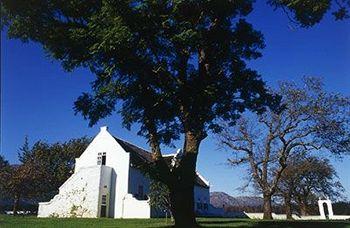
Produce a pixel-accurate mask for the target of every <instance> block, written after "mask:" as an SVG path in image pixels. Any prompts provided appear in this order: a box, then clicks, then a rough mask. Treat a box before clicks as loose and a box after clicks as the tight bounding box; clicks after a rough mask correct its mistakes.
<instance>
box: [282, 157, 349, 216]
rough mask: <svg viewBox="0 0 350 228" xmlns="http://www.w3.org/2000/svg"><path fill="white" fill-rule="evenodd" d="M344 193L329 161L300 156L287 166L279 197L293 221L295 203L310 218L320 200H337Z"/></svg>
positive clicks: (302, 213)
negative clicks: (316, 202) (325, 198)
mask: <svg viewBox="0 0 350 228" xmlns="http://www.w3.org/2000/svg"><path fill="white" fill-rule="evenodd" d="M342 191H343V187H342V185H341V183H340V182H339V181H337V174H336V171H335V169H334V167H333V166H332V165H331V164H330V162H329V160H328V159H322V158H317V157H315V156H304V155H302V154H300V155H298V156H295V157H293V158H292V159H290V161H289V162H288V165H287V167H286V169H285V170H284V172H283V174H282V176H281V180H280V181H279V183H278V190H277V194H278V195H280V196H282V197H283V198H284V204H285V208H286V215H287V219H291V218H292V201H294V202H295V203H296V204H297V205H298V206H299V210H300V214H301V215H307V214H309V211H310V209H309V205H314V204H315V201H316V200H317V198H318V197H324V196H327V197H330V198H332V199H336V198H337V197H339V196H341V192H342Z"/></svg>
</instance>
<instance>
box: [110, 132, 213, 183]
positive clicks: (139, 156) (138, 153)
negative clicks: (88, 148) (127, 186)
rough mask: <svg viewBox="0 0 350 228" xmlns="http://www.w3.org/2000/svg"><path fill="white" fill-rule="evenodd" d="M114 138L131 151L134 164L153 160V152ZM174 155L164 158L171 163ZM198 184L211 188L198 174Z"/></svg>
mask: <svg viewBox="0 0 350 228" xmlns="http://www.w3.org/2000/svg"><path fill="white" fill-rule="evenodd" d="M114 139H115V140H116V141H117V142H118V143H119V145H120V146H121V147H122V148H123V149H124V150H125V151H126V152H129V153H130V161H131V164H133V165H136V166H137V165H138V164H141V163H148V162H152V154H151V153H150V152H149V151H147V150H144V149H142V148H140V147H138V146H135V145H134V144H131V143H129V142H126V141H124V140H122V139H119V138H117V137H114ZM172 158H173V156H166V157H164V159H165V160H166V162H167V163H168V164H170V162H171V160H172ZM196 185H198V186H201V187H204V188H209V186H208V185H207V184H206V183H205V182H204V181H203V180H202V178H201V177H199V175H196Z"/></svg>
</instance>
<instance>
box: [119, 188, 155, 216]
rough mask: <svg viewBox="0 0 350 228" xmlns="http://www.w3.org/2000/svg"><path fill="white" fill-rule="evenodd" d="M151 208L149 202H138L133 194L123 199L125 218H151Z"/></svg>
mask: <svg viewBox="0 0 350 228" xmlns="http://www.w3.org/2000/svg"><path fill="white" fill-rule="evenodd" d="M150 217H151V207H150V205H149V203H148V200H138V199H136V198H134V197H133V195H131V194H127V195H126V196H125V197H124V199H123V218H150Z"/></svg>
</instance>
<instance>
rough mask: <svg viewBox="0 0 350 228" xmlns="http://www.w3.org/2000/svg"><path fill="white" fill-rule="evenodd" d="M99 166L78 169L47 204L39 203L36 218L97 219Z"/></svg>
mask: <svg viewBox="0 0 350 228" xmlns="http://www.w3.org/2000/svg"><path fill="white" fill-rule="evenodd" d="M100 179H101V166H93V167H87V168H82V169H80V170H79V171H78V172H77V173H74V174H73V175H72V176H71V177H70V178H69V179H68V180H67V181H66V182H65V183H64V184H63V185H62V186H61V187H60V189H59V193H58V194H57V195H56V196H55V197H54V198H53V199H51V200H50V201H49V202H41V203H39V209H38V217H86V218H96V217H98V200H99V185H100Z"/></svg>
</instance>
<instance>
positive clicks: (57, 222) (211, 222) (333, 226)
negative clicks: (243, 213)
mask: <svg viewBox="0 0 350 228" xmlns="http://www.w3.org/2000/svg"><path fill="white" fill-rule="evenodd" d="M198 221H199V224H200V225H201V226H202V227H258V228H263V227H276V228H277V227H290V228H292V227H293V228H294V227H295V228H304V227H305V228H313V227H315V228H322V227H324V228H338V227H339V228H345V227H349V228H350V222H349V221H347V222H344V221H333V222H330V221H316V222H315V221H314V222H312V221H307V222H305V221H304V222H297V221H292V222H287V221H258V220H249V219H223V218H199V219H198ZM9 227H11V228H22V227H23V228H24V227H26V228H27V227H28V228H32V227H33V228H34V227H35V228H40V227H43V228H44V227H45V228H50V227H57V228H69V227H72V228H73V227H74V228H79V227H82V228H88V227H99V228H100V227H101V228H104V227H122V228H124V227H138V228H139V227H171V224H170V222H169V220H168V224H166V221H165V219H108V218H106V219H79V218H69V219H58V218H36V217H32V216H30V217H22V216H18V217H13V216H4V215H2V216H0V228H9Z"/></svg>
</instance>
